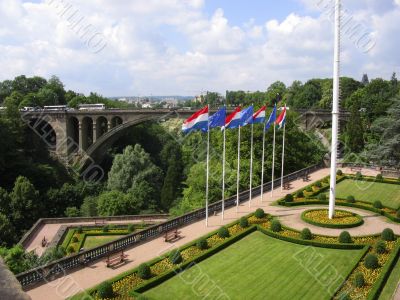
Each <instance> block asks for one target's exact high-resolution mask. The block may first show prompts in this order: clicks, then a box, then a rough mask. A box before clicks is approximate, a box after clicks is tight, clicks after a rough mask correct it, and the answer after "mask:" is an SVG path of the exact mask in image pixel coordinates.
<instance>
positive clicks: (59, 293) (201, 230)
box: [28, 169, 400, 300]
mask: <svg viewBox="0 0 400 300" xmlns="http://www.w3.org/2000/svg"><path fill="white" fill-rule="evenodd" d="M343 171H344V172H345V173H348V174H349V173H353V172H351V170H350V169H343ZM362 173H363V174H364V175H371V176H375V175H376V174H377V172H375V171H371V170H363V171H362ZM327 175H329V169H322V170H319V171H316V172H314V173H312V174H310V179H311V182H313V181H317V180H320V179H322V178H323V177H325V176H327ZM308 184H309V182H303V181H302V179H299V180H295V181H293V182H292V189H291V192H293V191H295V190H298V189H300V188H303V187H305V186H306V185H308ZM285 194H287V191H283V192H281V190H280V187H278V188H276V189H275V190H274V193H273V197H271V192H268V193H265V194H264V202H263V203H261V201H260V200H261V198H260V197H256V198H254V199H253V200H252V201H251V207H249V202H245V203H242V204H241V206H240V207H239V210H238V212H237V211H236V208H235V207H233V208H230V209H227V210H226V212H225V220H222V219H221V216H220V215H217V216H211V217H210V218H209V226H208V227H205V221H204V220H202V221H198V222H196V223H192V224H190V225H188V226H185V227H182V228H180V231H181V235H182V238H181V239H180V240H178V241H177V242H175V243H174V244H170V243H165V242H164V238H163V237H158V238H156V239H153V240H150V241H148V242H146V243H144V244H141V245H139V246H136V247H134V248H130V249H127V250H126V251H125V252H126V254H128V261H127V263H126V264H124V265H122V266H120V267H118V268H115V269H112V268H107V267H106V265H105V263H104V259H102V260H98V261H96V262H93V263H92V264H90V265H88V266H87V267H86V268H80V269H74V270H71V272H70V273H68V275H67V276H64V277H62V278H58V279H56V280H54V281H51V282H49V283H45V284H42V285H39V286H36V287H35V288H33V289H31V290H29V291H28V294H29V295H30V296H31V297H32V299H33V300H35V299H37V300H42V299H51V300H56V299H65V298H67V297H69V296H72V295H74V294H76V293H77V292H80V291H82V290H84V289H87V288H90V287H93V286H95V285H97V284H98V283H100V282H102V281H104V280H107V279H110V278H112V277H114V276H116V275H118V274H120V273H122V272H125V271H128V270H130V269H132V268H134V267H136V266H138V265H140V264H141V263H143V262H147V261H149V260H151V259H153V258H155V257H157V256H159V255H161V254H163V253H165V252H168V251H169V250H171V249H172V248H175V247H180V246H182V245H184V244H187V243H189V242H190V241H192V240H194V239H196V238H199V237H201V236H203V235H205V234H207V233H209V232H211V231H213V230H216V229H218V228H219V227H220V226H222V225H225V224H228V223H231V222H233V221H235V220H237V219H239V218H240V217H242V216H244V215H247V214H249V213H251V212H254V211H255V209H256V208H263V209H264V210H265V211H266V212H268V213H270V214H272V215H276V216H281V217H280V219H281V221H282V223H283V224H285V225H288V226H291V227H294V228H298V229H302V228H304V227H309V228H310V229H311V230H312V232H313V233H320V234H328V235H338V234H339V233H340V232H341V230H337V229H326V228H319V227H315V226H312V225H310V224H306V223H304V222H303V221H302V220H301V219H300V214H301V213H302V212H303V211H304V210H305V209H306V208H299V207H297V208H296V207H295V208H286V207H280V206H273V205H272V204H273V202H274V201H276V200H278V199H280V198H281V197H283V196H284V195H285ZM313 207H321V206H307V209H310V208H313ZM346 210H350V211H354V212H357V213H359V214H361V215H362V216H364V217H367V218H365V223H364V225H362V226H360V227H357V228H351V229H349V232H350V233H351V234H352V235H365V234H373V233H380V232H381V231H382V229H384V228H386V227H390V228H393V230H395V232H396V233H397V234H400V226H399V225H398V224H394V223H390V222H388V221H387V219H386V218H385V217H382V216H378V215H376V214H374V213H372V212H368V211H363V210H358V209H350V208H346Z"/></svg>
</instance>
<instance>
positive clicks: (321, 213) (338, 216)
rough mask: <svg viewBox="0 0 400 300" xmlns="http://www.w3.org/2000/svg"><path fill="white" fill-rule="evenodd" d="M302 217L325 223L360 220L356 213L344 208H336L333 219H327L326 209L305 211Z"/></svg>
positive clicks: (338, 223) (339, 223)
mask: <svg viewBox="0 0 400 300" xmlns="http://www.w3.org/2000/svg"><path fill="white" fill-rule="evenodd" d="M303 217H304V218H305V219H308V220H311V221H313V222H316V223H320V224H327V225H346V224H348V225H351V224H355V223H357V222H360V220H361V217H360V216H358V215H357V214H353V213H351V212H348V211H344V210H336V211H335V217H334V218H333V219H329V213H328V210H327V209H316V210H310V211H306V212H304V213H303Z"/></svg>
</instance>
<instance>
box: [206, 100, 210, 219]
mask: <svg viewBox="0 0 400 300" xmlns="http://www.w3.org/2000/svg"><path fill="white" fill-rule="evenodd" d="M209 109H210V105H208V111H207V114H208V113H209V111H210V110H209ZM207 124H208V125H207V168H206V169H207V175H206V227H208V177H209V172H210V166H209V165H210V122H209V120H208V119H207Z"/></svg>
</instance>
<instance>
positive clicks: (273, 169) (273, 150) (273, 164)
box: [271, 118, 276, 198]
mask: <svg viewBox="0 0 400 300" xmlns="http://www.w3.org/2000/svg"><path fill="white" fill-rule="evenodd" d="M275 119H276V118H275ZM273 126H274V141H273V143H272V181H271V198H272V197H273V196H274V180H275V136H276V134H275V132H276V129H275V120H274V124H273Z"/></svg>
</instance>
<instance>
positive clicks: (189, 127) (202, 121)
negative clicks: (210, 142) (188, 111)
mask: <svg viewBox="0 0 400 300" xmlns="http://www.w3.org/2000/svg"><path fill="white" fill-rule="evenodd" d="M207 129H208V106H206V107H204V108H202V109H201V110H199V111H198V112H196V113H194V114H193V115H192V116H191V117H190V118H188V119H187V120H185V122H184V123H183V125H182V131H183V133H190V132H192V131H196V130H201V131H203V132H207Z"/></svg>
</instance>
